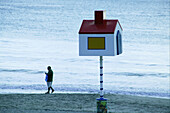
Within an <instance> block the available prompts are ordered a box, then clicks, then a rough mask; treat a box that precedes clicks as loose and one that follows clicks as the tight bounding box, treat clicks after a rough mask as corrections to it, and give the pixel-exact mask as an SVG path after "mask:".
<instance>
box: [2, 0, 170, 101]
mask: <svg viewBox="0 0 170 113" xmlns="http://www.w3.org/2000/svg"><path fill="white" fill-rule="evenodd" d="M169 4H170V3H169V0H149V1H148V0H0V93H44V92H45V91H46V90H47V86H46V83H45V74H44V72H45V71H46V72H47V69H46V68H47V66H49V65H50V66H51V67H52V69H53V71H54V81H53V87H54V89H55V92H60V93H61V92H73V93H78V92H80V93H99V83H100V82H99V79H100V76H99V70H100V69H99V57H97V56H79V48H78V32H79V29H80V26H81V23H82V20H83V19H94V11H95V10H106V18H107V19H118V20H119V21H120V23H121V25H122V27H123V36H122V37H123V54H121V55H119V56H104V92H105V93H111V94H128V95H141V96H153V97H159V98H169V97H170V95H169V93H170V89H169V77H170V75H169V67H170V64H169V41H170V40H169V36H170V35H169V30H170V29H169V28H170V24H169V22H170V21H169V20H170V15H169V8H170V7H169V6H170V5H169Z"/></svg>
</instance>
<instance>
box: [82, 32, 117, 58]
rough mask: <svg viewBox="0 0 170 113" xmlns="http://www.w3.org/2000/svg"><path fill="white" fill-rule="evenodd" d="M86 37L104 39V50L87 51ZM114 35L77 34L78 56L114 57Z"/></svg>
mask: <svg viewBox="0 0 170 113" xmlns="http://www.w3.org/2000/svg"><path fill="white" fill-rule="evenodd" d="M88 37H105V50H88ZM114 44H116V42H115V40H114V34H79V55H80V56H115V55H116V54H115V51H114Z"/></svg>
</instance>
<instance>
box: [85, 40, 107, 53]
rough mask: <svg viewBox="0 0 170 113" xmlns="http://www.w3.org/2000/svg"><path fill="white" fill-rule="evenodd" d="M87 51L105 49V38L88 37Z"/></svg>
mask: <svg viewBox="0 0 170 113" xmlns="http://www.w3.org/2000/svg"><path fill="white" fill-rule="evenodd" d="M88 49H94V50H95V49H97V50H98V49H99V50H100V49H105V37H88Z"/></svg>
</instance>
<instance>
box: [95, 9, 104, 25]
mask: <svg viewBox="0 0 170 113" xmlns="http://www.w3.org/2000/svg"><path fill="white" fill-rule="evenodd" d="M105 17H106V11H95V24H103V20H104V19H105Z"/></svg>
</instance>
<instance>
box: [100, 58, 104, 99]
mask: <svg viewBox="0 0 170 113" xmlns="http://www.w3.org/2000/svg"><path fill="white" fill-rule="evenodd" d="M100 98H103V56H100Z"/></svg>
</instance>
